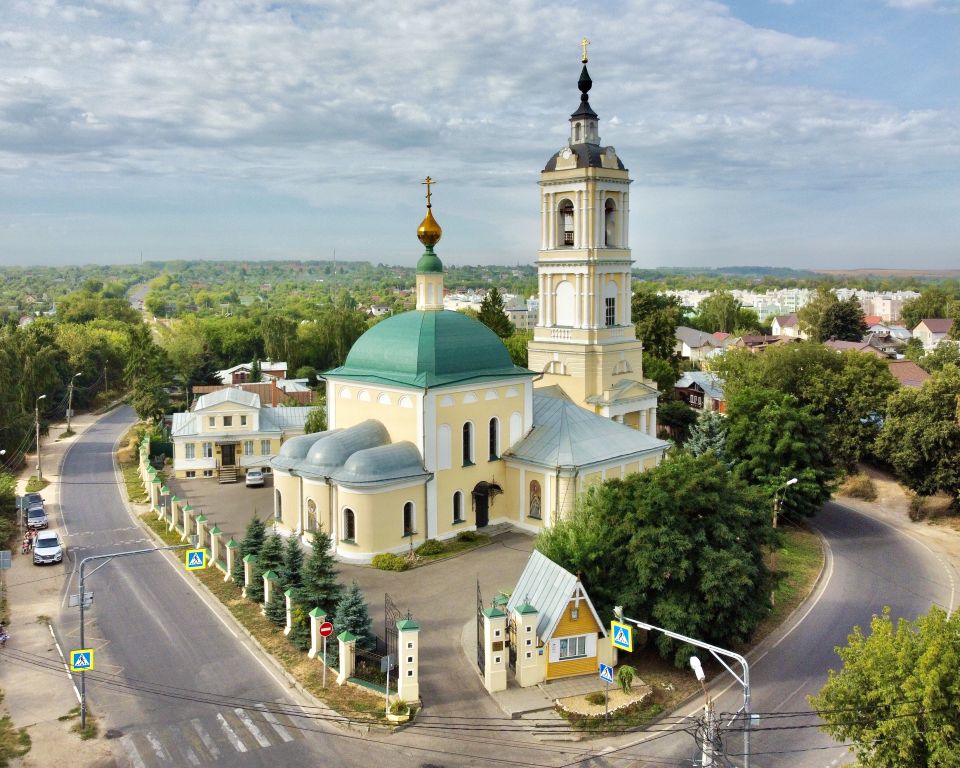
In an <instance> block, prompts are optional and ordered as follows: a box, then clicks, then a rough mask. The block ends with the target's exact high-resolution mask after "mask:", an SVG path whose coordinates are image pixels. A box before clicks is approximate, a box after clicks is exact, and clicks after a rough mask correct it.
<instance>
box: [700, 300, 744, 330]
mask: <svg viewBox="0 0 960 768" xmlns="http://www.w3.org/2000/svg"><path fill="white" fill-rule="evenodd" d="M739 313H740V302H739V301H737V299H735V298H734V296H733V294H732V293H730V292H729V291H714V292H713V293H712V294H710V295H709V296H708V297H707V298H705V299H704V300H703V301H701V302H700V305H699V306H698V307H697V316H696V319H695V324H696V326H697V327H698V328H699V329H700V330H702V331H706V332H707V333H716V332H717V331H723V332H724V333H732V332H733V330H734V329H735V328H736V327H737V321H738V319H739Z"/></svg>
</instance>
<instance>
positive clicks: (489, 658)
mask: <svg viewBox="0 0 960 768" xmlns="http://www.w3.org/2000/svg"><path fill="white" fill-rule="evenodd" d="M506 639H507V615H506V614H505V613H504V612H503V611H501V610H500V609H499V608H487V610H485V611H484V612H483V656H484V665H483V667H484V669H483V684H484V686H486V689H487V690H488V691H489V692H490V693H494V692H496V691H504V690H506V688H507V653H508V650H507V647H506V643H505V641H506Z"/></svg>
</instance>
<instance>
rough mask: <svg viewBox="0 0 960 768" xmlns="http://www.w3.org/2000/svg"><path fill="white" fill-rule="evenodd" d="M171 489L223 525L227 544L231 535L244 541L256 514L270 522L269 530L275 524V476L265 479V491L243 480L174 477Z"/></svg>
mask: <svg viewBox="0 0 960 768" xmlns="http://www.w3.org/2000/svg"><path fill="white" fill-rule="evenodd" d="M167 486H168V487H169V488H170V490H171V492H172V493H174V494H175V495H176V496H177V497H178V498H180V499H183V500H185V501H188V502H190V505H191V506H192V507H193V508H194V509H195V510H197V512H198V513H199V512H203V514H205V515H206V516H207V517H208V518H210V520H211V521H212V522H213V523H216V524H217V525H219V526H220V529H221V530H222V531H223V532H224V541H226V540H227V539H229V538H230V537H231V536H232V537H233V538H234V539H236V540H237V541H240V539H242V538H243V533H244V531H245V530H246V528H247V523H249V522H250V517H251V516H252V515H253V514H256V515H257V517H259V518H260V519H261V520H263V521H265V522H266V523H267V529H268V530H269V528H270V526H271V525H272V524H273V478H272V477H269V476H268V477H266V478H265V481H264V485H263V487H262V488H247V487H246V485H244V483H243V480H241V481H240V482H238V483H224V484H223V485H221V484H220V483H219V482H217V480H216V479H215V478H212V479H211V478H198V479H194V480H177V479H174V478H170V479H169V480H167Z"/></svg>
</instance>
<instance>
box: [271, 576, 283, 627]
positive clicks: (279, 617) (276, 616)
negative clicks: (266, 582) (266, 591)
mask: <svg viewBox="0 0 960 768" xmlns="http://www.w3.org/2000/svg"><path fill="white" fill-rule="evenodd" d="M267 618H268V619H270V621H272V622H273V623H274V624H276V625H277V626H278V627H282V626H285V625H286V623H287V598H286V596H285V595H284V594H283V589H282V587H281V585H280V582H278V581H275V582H273V587H272V589H271V591H270V602H269V603H267Z"/></svg>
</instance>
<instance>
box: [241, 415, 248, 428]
mask: <svg viewBox="0 0 960 768" xmlns="http://www.w3.org/2000/svg"><path fill="white" fill-rule="evenodd" d="M240 426H241V427H245V426H247V417H246V414H240Z"/></svg>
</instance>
